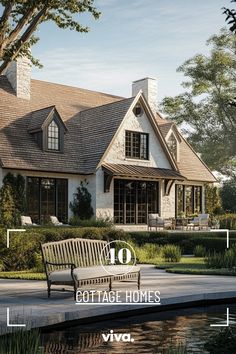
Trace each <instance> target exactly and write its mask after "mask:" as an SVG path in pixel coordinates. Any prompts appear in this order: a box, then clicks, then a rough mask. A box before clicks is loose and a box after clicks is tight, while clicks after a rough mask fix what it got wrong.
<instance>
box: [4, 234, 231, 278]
mask: <svg viewBox="0 0 236 354" xmlns="http://www.w3.org/2000/svg"><path fill="white" fill-rule="evenodd" d="M68 238H92V239H100V240H110V241H112V240H117V239H120V240H127V241H129V240H130V241H133V242H134V243H135V244H137V245H138V246H142V245H144V244H146V243H153V244H156V245H160V246H161V245H166V244H173V245H177V246H180V247H181V250H182V253H183V254H192V253H193V250H194V248H195V247H196V246H197V245H202V246H204V247H205V248H206V250H207V251H216V252H220V251H222V250H224V249H225V248H226V235H225V234H223V233H222V234H220V233H214V232H212V233H209V232H195V233H194V232H189V233H186V232H183V233H181V232H167V231H164V232H163V231H162V232H132V233H126V232H124V231H122V230H117V229H113V228H79V227H70V228H69V227H60V228H59V227H58V228H55V227H48V228H29V229H28V230H27V232H26V233H16V234H11V236H10V248H7V247H6V231H5V230H3V229H0V271H1V270H4V271H17V270H28V269H36V270H40V271H42V270H43V268H42V260H41V251H40V243H46V242H50V241H59V240H63V239H68ZM23 240H24V242H22V241H23ZM233 244H236V232H235V231H233V232H232V231H231V232H230V245H233Z"/></svg>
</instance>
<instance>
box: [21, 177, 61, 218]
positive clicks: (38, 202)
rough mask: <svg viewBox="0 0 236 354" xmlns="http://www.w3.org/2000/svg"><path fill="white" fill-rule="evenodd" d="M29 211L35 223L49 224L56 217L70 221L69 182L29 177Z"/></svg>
mask: <svg viewBox="0 0 236 354" xmlns="http://www.w3.org/2000/svg"><path fill="white" fill-rule="evenodd" d="M27 210H28V215H29V216H31V218H32V220H33V222H35V223H47V222H49V217H50V216H53V215H56V216H57V217H58V219H59V220H60V221H62V222H67V219H68V181H67V180H66V179H55V178H41V177H27Z"/></svg>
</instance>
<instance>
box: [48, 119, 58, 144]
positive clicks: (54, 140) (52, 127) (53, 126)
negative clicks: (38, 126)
mask: <svg viewBox="0 0 236 354" xmlns="http://www.w3.org/2000/svg"><path fill="white" fill-rule="evenodd" d="M48 149H49V150H59V127H58V125H57V123H56V122H55V121H54V120H52V122H51V123H50V124H49V126H48Z"/></svg>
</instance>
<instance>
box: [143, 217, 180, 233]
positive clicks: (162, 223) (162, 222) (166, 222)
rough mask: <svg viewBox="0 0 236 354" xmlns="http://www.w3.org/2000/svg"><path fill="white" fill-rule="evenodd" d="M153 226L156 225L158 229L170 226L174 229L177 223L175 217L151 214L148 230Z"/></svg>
mask: <svg viewBox="0 0 236 354" xmlns="http://www.w3.org/2000/svg"><path fill="white" fill-rule="evenodd" d="M152 227H155V229H156V230H157V229H158V228H162V229H164V228H170V229H171V230H173V229H174V228H175V223H174V221H173V218H169V219H168V218H167V219H164V218H161V217H160V216H159V214H149V215H148V230H151V229H152Z"/></svg>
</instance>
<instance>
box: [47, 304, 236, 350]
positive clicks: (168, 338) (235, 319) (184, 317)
mask: <svg viewBox="0 0 236 354" xmlns="http://www.w3.org/2000/svg"><path fill="white" fill-rule="evenodd" d="M227 307H228V308H229V311H230V326H236V305H235V304H229V305H217V306H210V307H199V308H194V309H182V310H178V311H168V312H163V313H152V314H147V315H141V316H135V317H129V318H125V319H119V320H111V321H104V322H98V323H96V324H89V325H84V326H81V325H80V326H76V327H71V328H68V329H65V330H57V331H52V332H50V333H44V334H42V340H43V345H44V347H45V354H77V353H91V354H92V353H99V354H100V353H105V354H108V353H109V354H113V353H119V354H122V353H125V354H129V353H136V354H146V353H148V354H149V353H150V354H159V353H162V352H163V349H164V348H167V347H168V346H169V345H170V344H171V343H172V344H177V343H180V342H181V343H184V344H186V346H187V352H188V353H201V354H206V353H207V351H206V350H204V343H205V341H206V340H207V339H208V338H209V336H210V335H212V334H214V333H217V332H218V331H219V330H220V328H219V327H211V326H210V325H211V324H220V323H221V324H226V313H227ZM110 330H114V333H130V334H131V336H132V338H133V339H134V342H133V343H125V342H116V341H113V342H110V341H109V342H107V343H106V342H104V340H103V338H102V333H109V331H110ZM235 353H236V348H235ZM222 354H224V353H222ZM232 354H234V353H232Z"/></svg>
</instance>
